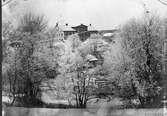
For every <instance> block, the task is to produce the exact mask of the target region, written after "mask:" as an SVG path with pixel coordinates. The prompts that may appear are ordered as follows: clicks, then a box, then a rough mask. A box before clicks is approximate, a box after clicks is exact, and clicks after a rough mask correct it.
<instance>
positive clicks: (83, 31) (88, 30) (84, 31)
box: [72, 24, 98, 41]
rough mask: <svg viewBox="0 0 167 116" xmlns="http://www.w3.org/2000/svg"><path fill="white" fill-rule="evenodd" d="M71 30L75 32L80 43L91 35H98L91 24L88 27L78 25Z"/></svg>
mask: <svg viewBox="0 0 167 116" xmlns="http://www.w3.org/2000/svg"><path fill="white" fill-rule="evenodd" d="M72 28H73V29H75V30H76V31H77V33H78V35H79V37H80V39H81V41H85V40H86V39H87V38H89V37H90V35H91V34H97V33H98V31H97V30H96V29H94V28H93V27H92V25H91V24H89V26H87V25H83V24H80V25H78V26H75V27H72Z"/></svg>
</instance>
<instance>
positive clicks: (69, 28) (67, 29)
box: [59, 25, 76, 31]
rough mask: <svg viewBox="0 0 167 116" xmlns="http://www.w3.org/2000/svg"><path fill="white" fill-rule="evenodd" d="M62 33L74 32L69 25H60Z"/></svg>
mask: <svg viewBox="0 0 167 116" xmlns="http://www.w3.org/2000/svg"><path fill="white" fill-rule="evenodd" d="M59 27H60V29H61V30H62V31H76V30H75V29H73V28H72V27H71V26H70V25H61V26H59Z"/></svg>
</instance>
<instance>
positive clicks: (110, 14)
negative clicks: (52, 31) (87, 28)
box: [2, 0, 167, 30]
mask: <svg viewBox="0 0 167 116" xmlns="http://www.w3.org/2000/svg"><path fill="white" fill-rule="evenodd" d="M144 3H145V4H146V8H147V9H149V10H150V11H151V12H153V13H157V14H159V15H161V16H164V15H165V13H166V14H167V6H164V5H163V4H161V3H159V2H158V0H27V1H26V2H24V3H22V4H20V6H19V7H17V10H18V11H21V12H22V11H25V10H26V11H27V10H30V11H32V12H35V13H39V14H44V15H45V16H46V18H47V19H48V22H49V26H54V25H55V24H56V22H59V23H60V24H65V23H68V24H69V25H72V26H75V25H79V24H86V25H89V24H92V25H93V26H94V27H95V28H97V29H99V30H100V29H113V28H116V27H118V26H119V25H121V24H123V23H125V22H126V21H128V20H129V19H131V18H134V17H135V18H136V17H141V15H142V14H143V11H144V10H143V4H144ZM4 9H5V8H4ZM20 9H21V10H20ZM2 10H3V9H2ZM17 10H15V12H16V11H17ZM21 12H19V13H20V14H22V13H21ZM8 14H10V13H8Z"/></svg>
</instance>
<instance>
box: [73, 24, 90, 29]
mask: <svg viewBox="0 0 167 116" xmlns="http://www.w3.org/2000/svg"><path fill="white" fill-rule="evenodd" d="M78 27H88V26H87V25H84V24H80V25H78V26H74V27H72V28H78Z"/></svg>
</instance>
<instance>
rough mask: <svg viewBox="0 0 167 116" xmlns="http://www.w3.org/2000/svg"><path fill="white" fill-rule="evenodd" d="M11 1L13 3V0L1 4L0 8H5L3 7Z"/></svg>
mask: <svg viewBox="0 0 167 116" xmlns="http://www.w3.org/2000/svg"><path fill="white" fill-rule="evenodd" d="M12 1H13V0H9V1H7V2H6V3H4V4H2V5H1V7H3V6H5V5H7V4H9V3H10V2H12Z"/></svg>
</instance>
